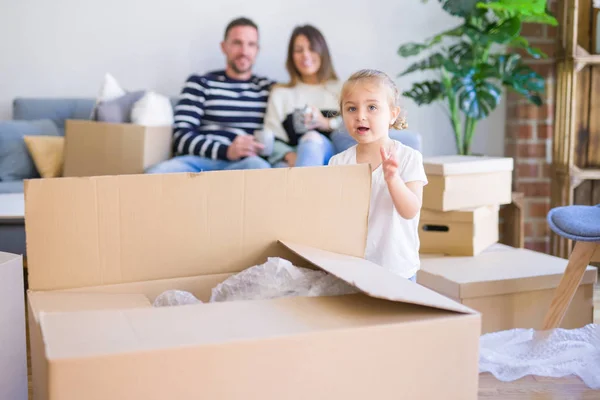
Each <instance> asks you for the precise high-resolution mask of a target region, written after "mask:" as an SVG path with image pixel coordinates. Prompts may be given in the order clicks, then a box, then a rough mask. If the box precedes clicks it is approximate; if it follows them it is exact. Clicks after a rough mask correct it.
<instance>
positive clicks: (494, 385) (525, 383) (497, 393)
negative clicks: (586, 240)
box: [28, 284, 600, 400]
mask: <svg viewBox="0 0 600 400" xmlns="http://www.w3.org/2000/svg"><path fill="white" fill-rule="evenodd" d="M594 322H595V323H597V324H599V323H600V284H599V285H598V286H596V289H595V291H594ZM28 353H29V352H28ZM28 367H29V368H28V370H29V373H30V374H31V360H29V358H28ZM29 398H30V399H32V396H31V375H30V376H29ZM479 399H480V400H481V399H485V400H492V399H494V400H495V399H503V400H600V391H598V390H597V391H594V390H590V389H588V387H587V386H585V384H583V382H581V380H580V379H579V378H577V377H568V378H561V379H551V378H542V377H534V376H528V377H525V378H523V379H520V380H518V381H514V382H500V381H498V380H497V379H495V378H494V377H493V376H491V375H490V374H481V376H480V378H479Z"/></svg>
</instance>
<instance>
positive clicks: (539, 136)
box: [505, 13, 557, 252]
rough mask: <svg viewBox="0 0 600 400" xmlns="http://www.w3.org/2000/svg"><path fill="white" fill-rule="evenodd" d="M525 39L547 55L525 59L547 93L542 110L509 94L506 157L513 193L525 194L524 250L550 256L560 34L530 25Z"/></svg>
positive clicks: (541, 26) (525, 30) (526, 28)
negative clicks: (509, 162)
mask: <svg viewBox="0 0 600 400" xmlns="http://www.w3.org/2000/svg"><path fill="white" fill-rule="evenodd" d="M554 15H556V14H555V13H554ZM522 35H523V36H525V37H526V38H527V39H528V40H529V42H530V43H531V45H532V46H534V47H538V48H540V49H541V50H542V51H544V52H545V53H546V54H547V55H548V58H547V59H545V60H533V59H531V58H530V57H524V59H526V60H527V64H529V65H530V66H531V67H532V68H533V69H535V70H536V71H537V72H538V73H539V74H541V75H542V76H543V77H545V78H546V92H545V96H544V98H543V99H544V105H542V106H541V107H537V106H535V105H530V104H528V103H527V102H526V101H525V100H522V99H521V98H520V97H519V96H517V95H515V94H514V93H508V97H507V119H506V140H505V146H506V148H505V154H506V155H507V156H510V157H514V161H515V171H514V187H513V189H514V190H516V191H517V192H523V193H524V194H525V210H524V211H525V247H526V248H528V249H532V250H536V251H542V252H549V249H550V236H549V233H550V231H549V228H548V224H547V223H546V214H547V213H548V210H549V208H550V162H551V155H552V132H553V121H554V115H553V114H554V101H553V97H554V83H555V79H556V73H555V65H554V55H555V52H556V42H557V39H556V38H557V30H556V28H555V27H550V26H544V25H539V24H530V25H525V26H524V27H523V31H522ZM529 60H531V61H529Z"/></svg>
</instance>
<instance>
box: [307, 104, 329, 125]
mask: <svg viewBox="0 0 600 400" xmlns="http://www.w3.org/2000/svg"><path fill="white" fill-rule="evenodd" d="M309 107H310V110H311V112H310V114H308V113H307V115H305V116H304V125H306V127H307V128H308V130H311V129H316V130H319V131H330V130H331V126H330V124H329V118H325V117H324V116H323V114H322V113H321V111H320V110H319V109H318V108H317V107H314V106H309Z"/></svg>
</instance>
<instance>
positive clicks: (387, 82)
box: [340, 69, 408, 130]
mask: <svg viewBox="0 0 600 400" xmlns="http://www.w3.org/2000/svg"><path fill="white" fill-rule="evenodd" d="M367 79H368V80H373V81H376V82H378V83H379V84H381V85H383V86H384V87H385V88H386V89H387V91H388V95H389V96H388V100H389V103H390V105H391V106H392V107H399V102H400V91H399V90H398V87H397V86H396V84H395V83H394V81H393V80H392V78H390V77H389V76H388V75H387V74H386V73H385V72H382V71H379V70H376V69H361V70H360V71H357V72H355V73H353V74H352V75H351V76H350V78H348V80H346V82H344V86H342V92H341V95H340V110H342V113H343V108H342V103H343V101H344V97H345V94H346V93H347V92H348V90H350V87H351V86H355V85H356V84H357V83H358V82H360V81H363V80H367ZM390 128H394V129H398V130H400V129H406V128H408V123H407V122H406V118H405V117H402V116H398V118H396V120H395V121H394V123H393V124H391V125H390Z"/></svg>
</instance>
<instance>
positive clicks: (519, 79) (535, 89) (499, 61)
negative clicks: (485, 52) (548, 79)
mask: <svg viewBox="0 0 600 400" xmlns="http://www.w3.org/2000/svg"><path fill="white" fill-rule="evenodd" d="M494 65H495V67H496V71H497V73H498V78H499V79H500V80H501V81H502V84H503V85H505V86H507V87H508V88H510V89H512V90H513V91H515V92H517V93H519V94H521V95H522V96H524V97H525V98H526V99H527V100H529V101H531V102H532V103H534V104H536V105H541V104H542V99H541V96H540V94H541V93H542V92H543V91H544V88H545V80H544V78H542V76H541V75H539V74H538V73H537V72H535V71H534V70H533V69H531V68H530V67H529V66H527V65H525V64H524V63H523V60H522V59H521V56H520V55H518V54H509V55H500V56H497V57H495V63H494Z"/></svg>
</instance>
